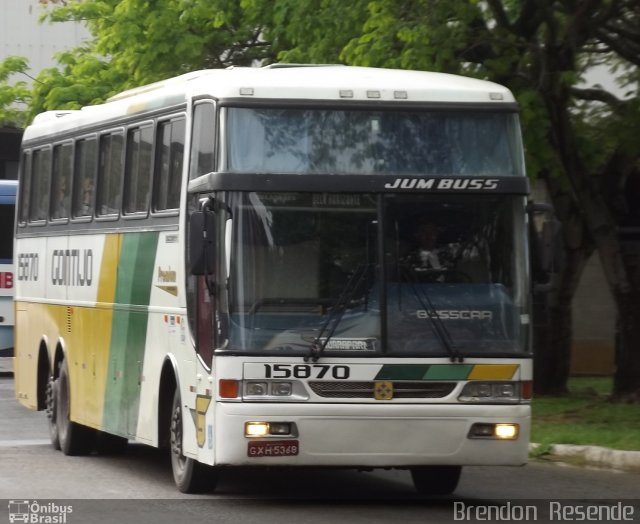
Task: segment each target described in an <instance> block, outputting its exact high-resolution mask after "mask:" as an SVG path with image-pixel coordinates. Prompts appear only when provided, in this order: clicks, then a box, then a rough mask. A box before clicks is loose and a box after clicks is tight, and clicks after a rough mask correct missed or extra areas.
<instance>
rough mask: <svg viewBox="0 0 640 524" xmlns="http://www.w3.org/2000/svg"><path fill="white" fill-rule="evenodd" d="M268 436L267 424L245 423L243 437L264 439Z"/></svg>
mask: <svg viewBox="0 0 640 524" xmlns="http://www.w3.org/2000/svg"><path fill="white" fill-rule="evenodd" d="M268 434H269V423H268V422H245V424H244V436H245V437H264V436H266V435H268Z"/></svg>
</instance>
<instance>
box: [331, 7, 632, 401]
mask: <svg viewBox="0 0 640 524" xmlns="http://www.w3.org/2000/svg"><path fill="white" fill-rule="evenodd" d="M638 22H640V4H638V3H637V2H633V1H630V0H629V1H627V0H620V1H609V0H589V1H584V2H552V1H550V0H549V1H542V2H541V1H537V0H520V1H506V0H505V1H500V0H488V1H487V2H439V1H433V0H413V1H411V2H405V3H403V5H402V7H399V6H398V5H397V4H396V3H395V2H393V1H391V0H376V1H374V2H371V4H370V14H369V19H368V21H367V22H366V24H365V32H364V34H363V35H362V36H360V37H359V38H357V39H355V40H352V41H351V42H350V44H349V45H348V46H347V47H346V48H345V50H344V51H343V57H344V58H346V60H347V61H348V62H351V63H355V64H362V65H376V66H400V67H413V68H417V69H437V70H442V71H449V72H457V73H464V74H468V75H474V76H480V77H484V78H488V79H492V80H495V81H497V82H499V83H502V84H505V85H507V86H508V87H510V88H511V89H512V90H513V91H514V93H515V94H516V96H517V97H518V99H519V101H520V103H521V105H522V109H523V112H522V118H523V123H524V129H525V139H526V143H527V151H528V165H529V169H530V171H531V172H532V174H533V175H534V176H539V177H544V178H545V179H547V180H548V181H549V183H550V186H551V188H552V198H553V201H554V204H555V205H556V208H557V209H558V211H559V213H560V215H561V218H562V219H563V222H564V224H565V228H564V237H565V247H566V251H567V255H568V256H567V257H566V258H565V260H566V263H565V266H564V269H563V274H562V278H561V279H560V286H559V289H558V290H557V291H556V293H555V294H554V295H553V298H552V307H551V315H550V317H551V320H552V323H551V331H550V340H549V342H550V346H549V347H548V348H547V349H550V350H551V351H550V352H546V353H547V354H546V355H545V356H543V363H545V361H544V359H545V358H546V359H549V360H548V361H549V362H555V365H554V366H553V367H552V369H556V370H557V369H564V370H565V371H563V373H566V372H568V367H567V365H566V362H567V356H566V355H567V354H568V351H569V347H568V343H569V341H570V333H568V332H567V329H568V327H569V326H570V301H571V298H572V296H573V291H574V290H575V285H576V283H577V277H579V275H580V272H581V268H582V267H583V265H584V261H585V259H586V257H587V256H588V255H589V254H590V252H591V250H593V249H594V248H595V249H597V250H598V253H599V255H600V258H601V261H602V264H603V267H604V269H605V274H606V277H607V281H608V283H609V287H610V289H611V292H612V294H613V297H614V300H615V302H616V305H617V309H618V313H619V316H620V330H619V331H620V337H619V338H620V344H619V348H618V355H617V372H616V376H615V386H614V393H615V394H616V395H617V396H632V397H633V396H635V397H638V396H640V378H639V377H640V269H639V268H640V264H639V263H638V257H637V256H631V255H629V254H627V255H625V253H624V252H623V249H622V246H621V243H620V237H619V236H618V235H617V227H618V225H619V224H620V223H621V222H624V221H625V220H627V219H629V217H630V214H631V209H632V208H631V207H630V206H628V205H627V206H626V208H625V206H621V205H620V203H619V202H620V197H621V196H624V195H625V190H624V187H626V186H628V185H629V184H630V183H631V182H630V181H632V180H633V181H634V183H636V182H635V181H637V180H638V169H639V165H638V159H639V157H640V146H639V145H638V142H637V140H635V141H633V140H630V139H629V135H628V134H629V132H630V131H631V132H632V131H633V130H635V129H636V128H637V126H638V122H639V119H638V116H639V109H640V107H639V104H638V98H637V96H635V97H631V98H627V99H624V100H623V99H619V98H617V97H616V96H615V95H614V94H613V93H611V92H608V91H605V90H604V89H601V88H595V89H581V88H580V87H579V85H580V80H581V79H582V78H583V76H584V74H585V73H586V72H587V70H588V69H589V67H591V66H592V65H593V64H594V62H596V61H598V60H601V57H603V56H608V57H610V58H612V59H614V60H616V61H617V62H618V63H619V64H624V65H626V66H627V67H628V68H629V71H630V72H629V73H628V74H627V75H626V77H623V81H626V85H627V86H628V87H629V89H633V90H634V91H635V92H636V94H637V91H638V84H637V80H638V66H639V65H640V52H639V51H640V24H639V23H638ZM632 80H635V81H636V84H635V86H634V87H632V85H633V84H632V83H631V81H632ZM594 102H597V104H595V105H594ZM605 133H608V134H605ZM632 136H633V135H632ZM605 188H609V190H608V191H604V190H603V189H605ZM614 188H615V189H614ZM636 225H640V224H636ZM543 378H544V377H543ZM559 379H560V380H562V377H559ZM556 380H557V379H556ZM564 381H566V375H565V377H564ZM558 384H560V389H562V386H563V384H562V383H561V382H560V383H556V387H557V386H558Z"/></svg>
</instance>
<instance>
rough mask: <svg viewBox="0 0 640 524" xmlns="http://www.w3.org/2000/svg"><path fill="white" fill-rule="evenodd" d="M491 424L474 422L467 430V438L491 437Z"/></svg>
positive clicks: (492, 431)
mask: <svg viewBox="0 0 640 524" xmlns="http://www.w3.org/2000/svg"><path fill="white" fill-rule="evenodd" d="M494 433H495V430H494V425H493V424H474V425H473V426H471V430H470V431H469V438H493V435H494Z"/></svg>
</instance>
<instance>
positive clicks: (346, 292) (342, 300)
mask: <svg viewBox="0 0 640 524" xmlns="http://www.w3.org/2000/svg"><path fill="white" fill-rule="evenodd" d="M369 268H370V264H365V265H362V266H358V268H357V269H356V270H355V271H354V272H353V274H352V275H351V277H350V278H349V280H348V281H347V283H346V284H345V286H344V288H343V290H342V293H341V294H340V296H339V297H338V300H336V302H335V304H334V305H333V306H332V307H331V312H330V313H329V314H328V315H327V319H326V320H325V322H324V324H323V325H322V327H321V328H320V331H319V332H318V334H317V336H316V337H315V339H314V340H313V342H311V345H310V346H309V353H308V354H307V355H306V356H305V357H304V361H305V362H309V360H311V362H317V361H318V359H319V358H320V357H321V356H322V353H324V350H325V348H326V347H327V344H328V343H329V341H330V340H331V337H333V334H334V333H335V331H336V329H337V328H338V324H340V321H341V320H342V317H343V316H344V314H345V312H346V311H347V309H349V307H348V306H349V305H350V304H351V303H352V301H353V298H354V297H355V294H356V291H357V290H358V288H360V286H361V285H362V282H363V281H364V279H365V277H366V276H367V274H368V273H369ZM330 325H331V327H329V326H330ZM325 332H326V333H327V335H326V337H324V340H322V339H323V335H324V334H325Z"/></svg>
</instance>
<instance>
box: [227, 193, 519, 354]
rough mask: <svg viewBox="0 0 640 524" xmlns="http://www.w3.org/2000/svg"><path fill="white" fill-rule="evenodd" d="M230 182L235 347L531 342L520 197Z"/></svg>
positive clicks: (336, 348)
mask: <svg viewBox="0 0 640 524" xmlns="http://www.w3.org/2000/svg"><path fill="white" fill-rule="evenodd" d="M228 195H229V196H228V200H229V202H228V203H229V208H230V210H231V216H232V217H233V220H232V222H233V228H232V233H231V238H230V241H229V242H228V246H229V249H230V257H229V259H230V263H229V265H230V267H229V268H228V271H229V300H228V315H229V319H228V320H229V322H228V323H227V324H228V326H229V334H228V337H229V345H228V349H231V350H234V351H251V352H264V353H265V354H269V353H271V352H276V353H278V354H290V353H300V354H305V353H306V352H308V351H309V349H310V347H311V345H312V344H314V343H319V344H320V345H322V346H324V353H325V354H334V355H335V354H345V352H348V353H350V352H356V353H357V354H359V355H361V356H380V355H381V354H384V355H388V356H413V357H415V356H430V357H433V356H449V355H450V354H451V351H452V349H453V350H455V351H456V352H459V353H460V354H462V355H467V356H471V355H476V356H499V355H514V354H522V353H523V352H524V351H526V348H527V339H528V336H529V325H528V324H529V321H528V318H529V317H528V302H527V296H528V293H527V287H526V282H527V262H526V253H519V251H521V250H517V249H515V246H516V245H522V244H523V242H524V238H523V235H524V230H523V228H524V203H523V199H522V198H516V197H512V196H500V195H495V196H487V195H481V196H478V195H475V196H474V195H450V196H447V197H446V198H443V197H442V196H439V197H438V198H435V197H434V196H432V195H373V194H328V193H326V194H321V193H315V194H313V193H229V194H228ZM514 224H519V226H515V225H514ZM445 339H450V341H451V347H450V344H449V343H448V342H447V340H445Z"/></svg>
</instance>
